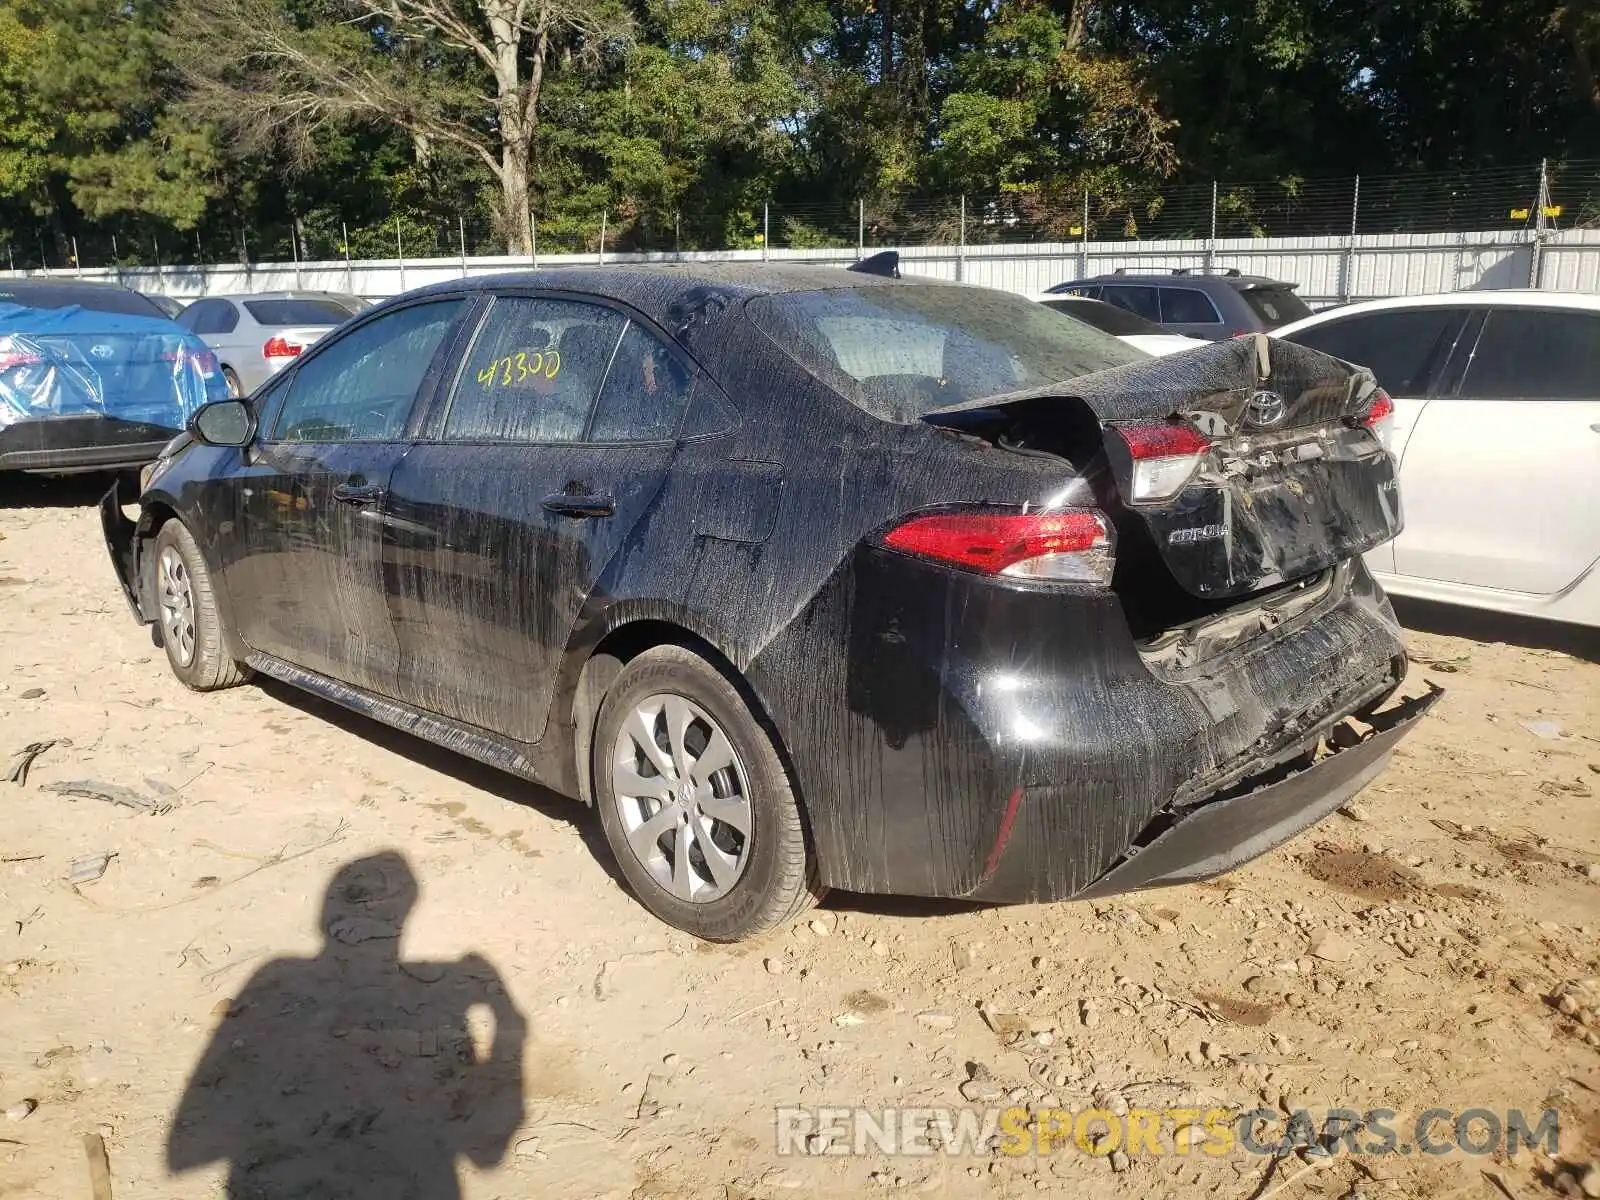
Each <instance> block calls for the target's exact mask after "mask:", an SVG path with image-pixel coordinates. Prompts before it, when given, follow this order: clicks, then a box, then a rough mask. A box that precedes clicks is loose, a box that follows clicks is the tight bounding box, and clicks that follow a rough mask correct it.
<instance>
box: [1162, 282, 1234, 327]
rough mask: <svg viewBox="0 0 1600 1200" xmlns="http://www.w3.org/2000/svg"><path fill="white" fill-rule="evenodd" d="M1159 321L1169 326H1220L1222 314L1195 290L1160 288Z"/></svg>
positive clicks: (1204, 296)
mask: <svg viewBox="0 0 1600 1200" xmlns="http://www.w3.org/2000/svg"><path fill="white" fill-rule="evenodd" d="M1161 319H1162V320H1163V321H1165V322H1167V323H1168V324H1170V325H1220V324H1222V314H1221V313H1219V312H1217V306H1216V305H1215V304H1213V303H1211V297H1210V296H1208V295H1206V294H1205V293H1204V292H1202V291H1200V290H1199V289H1197V288H1162V289H1161Z"/></svg>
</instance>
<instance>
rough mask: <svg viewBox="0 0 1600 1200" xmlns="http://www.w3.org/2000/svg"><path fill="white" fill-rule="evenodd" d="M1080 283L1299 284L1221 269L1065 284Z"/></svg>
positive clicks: (1109, 274)
mask: <svg viewBox="0 0 1600 1200" xmlns="http://www.w3.org/2000/svg"><path fill="white" fill-rule="evenodd" d="M1080 283H1147V284H1168V285H1171V284H1177V285H1179V286H1183V285H1185V284H1192V283H1221V284H1224V285H1226V286H1228V287H1234V288H1236V287H1238V286H1239V285H1240V284H1245V283H1265V284H1271V285H1273V286H1275V287H1290V288H1292V287H1295V286H1297V285H1295V284H1293V283H1291V282H1289V281H1288V280H1287V279H1273V278H1272V277H1271V276H1269V275H1224V274H1223V273H1222V272H1220V271H1212V272H1210V273H1209V274H1208V273H1206V272H1204V271H1190V272H1188V273H1186V274H1183V275H1179V274H1177V273H1176V272H1173V271H1140V272H1137V273H1135V272H1133V271H1127V272H1124V273H1123V274H1120V275H1119V274H1117V273H1116V272H1115V271H1110V272H1107V273H1105V274H1102V275H1090V276H1087V277H1086V278H1083V279H1074V280H1073V281H1072V282H1071V283H1068V284H1065V285H1063V286H1066V287H1072V286H1074V285H1075V284H1080Z"/></svg>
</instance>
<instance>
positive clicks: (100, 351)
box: [89, 342, 116, 361]
mask: <svg viewBox="0 0 1600 1200" xmlns="http://www.w3.org/2000/svg"><path fill="white" fill-rule="evenodd" d="M89 353H90V354H92V355H94V356H95V357H96V358H98V359H100V360H101V361H104V360H105V359H108V358H110V357H111V356H112V355H113V354H115V353H116V350H115V349H113V348H112V347H110V346H108V345H106V344H105V343H104V342H101V343H99V344H98V345H94V346H90V347H89Z"/></svg>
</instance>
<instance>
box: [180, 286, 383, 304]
mask: <svg viewBox="0 0 1600 1200" xmlns="http://www.w3.org/2000/svg"><path fill="white" fill-rule="evenodd" d="M335 296H342V297H345V298H347V299H350V300H359V299H360V298H361V297H359V296H357V295H356V294H355V293H354V292H313V291H306V290H304V289H298V288H295V289H290V290H288V291H280V292H218V293H217V294H215V295H210V296H195V297H194V298H193V299H191V300H189V301H188V303H190V304H199V303H200V301H202V300H231V301H233V302H235V303H239V302H242V301H245V300H323V299H327V298H330V297H335Z"/></svg>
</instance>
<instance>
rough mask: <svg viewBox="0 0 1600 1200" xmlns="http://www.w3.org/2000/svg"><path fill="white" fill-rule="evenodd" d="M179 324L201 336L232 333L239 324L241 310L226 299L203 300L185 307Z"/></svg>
mask: <svg viewBox="0 0 1600 1200" xmlns="http://www.w3.org/2000/svg"><path fill="white" fill-rule="evenodd" d="M178 324H180V325H182V326H183V327H184V328H185V329H188V330H190V331H192V332H193V333H196V334H199V335H200V336H201V337H204V336H206V335H207V334H213V335H215V334H221V333H232V332H233V330H234V327H235V326H237V325H238V324H239V310H238V309H236V308H234V306H233V305H231V304H229V303H228V302H227V301H226V300H201V301H199V302H198V303H196V304H192V305H190V306H189V307H188V308H186V309H184V311H183V312H182V313H181V314H180V315H179V317H178Z"/></svg>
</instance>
